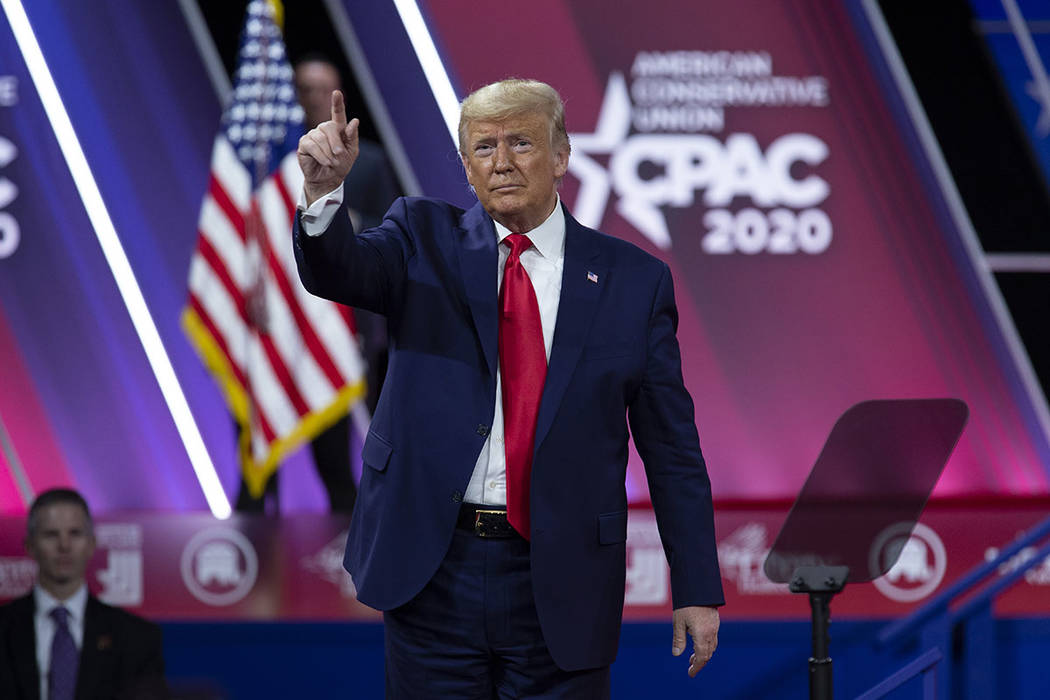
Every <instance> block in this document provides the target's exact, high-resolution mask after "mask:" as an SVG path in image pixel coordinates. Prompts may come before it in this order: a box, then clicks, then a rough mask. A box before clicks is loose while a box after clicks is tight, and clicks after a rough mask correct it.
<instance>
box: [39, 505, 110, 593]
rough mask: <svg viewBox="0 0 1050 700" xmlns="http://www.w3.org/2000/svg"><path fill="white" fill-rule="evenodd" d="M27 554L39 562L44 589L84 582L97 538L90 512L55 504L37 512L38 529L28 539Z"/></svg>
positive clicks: (41, 583)
mask: <svg viewBox="0 0 1050 700" xmlns="http://www.w3.org/2000/svg"><path fill="white" fill-rule="evenodd" d="M26 551H27V552H28V553H29V556H31V557H32V558H33V559H34V560H35V561H36V563H37V566H38V567H39V572H38V574H37V580H38V581H39V583H40V585H41V586H43V587H44V588H50V587H53V586H67V585H69V584H71V583H74V582H79V581H82V580H83V579H84V572H85V571H86V570H87V564H88V561H89V560H90V559H91V555H92V554H94V553H95V535H94V533H93V532H92V529H91V524H90V522H89V521H88V517H87V513H85V512H84V509H83V508H81V507H80V506H78V505H76V504H75V503H53V504H51V505H48V506H44V507H43V508H41V509H40V511H39V512H38V513H37V521H36V527H35V528H34V530H33V532H32V533H30V534H29V535H28V536H27V537H26Z"/></svg>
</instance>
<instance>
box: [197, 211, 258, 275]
mask: <svg viewBox="0 0 1050 700" xmlns="http://www.w3.org/2000/svg"><path fill="white" fill-rule="evenodd" d="M198 229H199V231H200V234H201V235H202V236H204V237H205V238H207V239H208V242H209V243H211V246H212V248H214V249H215V254H216V255H217V256H218V257H219V258H221V259H222V261H223V263H224V267H225V268H226V269H227V270H228V271H229V273H230V277H231V278H232V279H233V283H234V284H235V285H237V288H238V289H241V290H245V289H247V288H248V287H249V286H250V285H251V280H250V278H249V274H248V266H247V265H246V264H245V260H247V257H248V253H247V249H246V247H245V245H244V241H243V240H242V239H241V237H240V234H238V233H237V230H236V229H235V228H234V227H233V224H232V223H230V220H229V219H228V218H227V217H226V213H225V212H224V211H223V210H222V209H220V208H219V205H218V204H216V203H215V200H214V199H212V198H211V197H205V199H204V204H202V205H201V216H200V222H199V223H198Z"/></svg>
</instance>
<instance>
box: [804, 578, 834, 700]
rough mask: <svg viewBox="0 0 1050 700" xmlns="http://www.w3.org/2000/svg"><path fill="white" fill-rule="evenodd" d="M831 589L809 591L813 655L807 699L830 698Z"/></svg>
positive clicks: (828, 699)
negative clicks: (811, 613)
mask: <svg viewBox="0 0 1050 700" xmlns="http://www.w3.org/2000/svg"><path fill="white" fill-rule="evenodd" d="M833 595H835V594H834V593H833V592H831V591H820V592H810V594H809V607H810V608H811V609H812V611H813V655H812V656H810V657H809V700H831V696H832V685H831V657H830V656H828V648H829V645H830V642H831V637H830V635H829V634H828V625H829V624H830V623H831V597H832V596H833Z"/></svg>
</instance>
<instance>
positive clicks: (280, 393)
mask: <svg viewBox="0 0 1050 700" xmlns="http://www.w3.org/2000/svg"><path fill="white" fill-rule="evenodd" d="M247 370H248V371H247V373H246V374H247V376H248V377H249V379H248V381H250V382H251V384H252V393H253V394H254V396H255V400H256V401H257V402H258V407H259V410H261V411H263V414H264V415H265V416H266V418H267V421H268V422H269V423H270V427H271V428H273V431H274V433H275V434H276V435H277V436H278V437H280V436H282V435H287V434H288V433H290V432H292V431H293V430H295V426H296V425H297V424H298V423H299V414H298V412H296V410H295V407H294V406H292V403H291V401H289V399H288V394H286V393H285V391H284V387H283V386H282V385H281V382H280V380H279V379H278V378H277V375H276V374H274V371H273V367H272V366H271V365H270V358H269V357H268V356H267V355H266V350H265V349H264V348H263V346H262V343H261V342H260V341H259V336H258V335H256V334H254V333H253V334H252V335H251V336H250V340H249V341H248V366H247Z"/></svg>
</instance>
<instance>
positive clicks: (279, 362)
mask: <svg viewBox="0 0 1050 700" xmlns="http://www.w3.org/2000/svg"><path fill="white" fill-rule="evenodd" d="M197 250H198V252H199V253H200V254H201V257H202V258H204V260H205V261H206V262H207V263H208V266H209V267H211V269H212V270H213V271H214V272H215V274H216V275H217V276H218V278H219V281H220V282H222V286H223V287H224V288H225V289H226V293H227V294H229V295H230V297H231V298H233V299H234V301H235V303H236V306H237V312H238V314H239V315H240V317H241V319H243V321H244V324H245V325H246V326H247V327H248V328H252V329H254V330H256V335H257V336H258V338H259V342H260V344H261V345H262V348H263V352H265V353H266V357H267V359H268V361H269V363H270V367H271V368H272V369H273V373H274V376H276V377H277V381H278V382H280V384H281V388H282V389H283V390H284V393H285V395H286V396H287V397H288V400H289V402H291V404H292V406H293V407H294V408H295V411H296V413H298V414H299V416H300V417H302V416H305V415H307V414H309V413H310V407H309V406H308V405H307V403H306V401H305V400H304V399H303V395H302V394H301V393H300V392H299V387H297V386H296V385H295V380H294V379H293V378H292V374H291V372H289V371H288V366H287V365H286V364H285V363H284V360H283V359H282V358H281V355H280V353H278V352H277V348H276V347H275V346H274V344H273V338H271V337H270V335H269V334H268V333H264V332H259V329H257V328H256V327H255V324H254V323H253V322H252V320H251V317H250V315H249V313H248V303H247V299H246V297H245V296H244V294H243V293H242V292H241V291H240V289H238V288H237V285H236V284H235V283H234V281H233V279H232V278H231V277H230V273H229V270H228V269H227V268H226V265H225V263H224V261H223V260H222V258H220V257H219V255H218V253H217V252H216V251H215V248H213V247H212V245H211V243H210V242H209V241H208V239H207V238H205V237H204V236H201V237H200V240H199V241H198V243H197Z"/></svg>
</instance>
